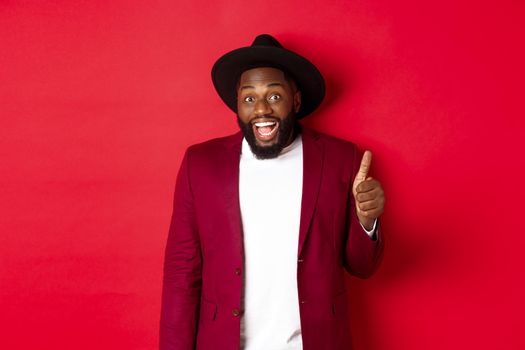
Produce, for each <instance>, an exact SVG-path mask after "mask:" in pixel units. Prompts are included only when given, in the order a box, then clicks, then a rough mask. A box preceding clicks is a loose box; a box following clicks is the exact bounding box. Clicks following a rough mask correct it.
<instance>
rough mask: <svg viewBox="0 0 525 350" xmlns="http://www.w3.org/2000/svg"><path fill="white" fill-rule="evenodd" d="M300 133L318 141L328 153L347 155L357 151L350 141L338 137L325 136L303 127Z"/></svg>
mask: <svg viewBox="0 0 525 350" xmlns="http://www.w3.org/2000/svg"><path fill="white" fill-rule="evenodd" d="M302 132H303V137H307V138H308V137H309V138H313V139H315V140H318V141H320V142H321V143H322V144H323V146H324V147H325V148H326V149H327V150H329V151H334V152H337V151H340V152H344V153H346V154H348V152H356V151H357V146H356V145H355V144H354V143H353V142H352V141H348V140H344V139H341V138H339V137H335V136H332V135H329V134H325V133H322V132H320V131H317V130H314V129H310V128H307V127H303V128H302Z"/></svg>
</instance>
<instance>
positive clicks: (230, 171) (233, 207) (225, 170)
mask: <svg viewBox="0 0 525 350" xmlns="http://www.w3.org/2000/svg"><path fill="white" fill-rule="evenodd" d="M242 138H243V135H242V132H241V131H239V132H237V133H235V134H234V135H231V137H229V138H228V139H227V141H226V147H225V148H224V151H225V152H223V153H222V156H221V159H220V164H219V165H218V166H217V171H218V172H219V173H220V174H219V177H218V178H219V179H220V181H221V183H219V184H217V185H218V186H220V187H221V188H222V190H223V194H224V196H223V203H224V206H225V209H226V213H227V215H228V220H227V221H228V223H229V224H230V233H231V234H230V235H229V237H231V239H232V243H233V244H234V249H235V250H236V251H237V252H239V257H241V256H242V255H243V254H244V252H243V241H242V240H243V237H242V221H241V207H240V203H239V161H240V156H241V145H242Z"/></svg>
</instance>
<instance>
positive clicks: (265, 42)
mask: <svg viewBox="0 0 525 350" xmlns="http://www.w3.org/2000/svg"><path fill="white" fill-rule="evenodd" d="M252 46H273V47H279V48H281V49H282V48H283V46H282V45H281V44H280V43H279V42H278V41H277V39H275V38H274V37H273V36H271V35H270V34H261V35H257V37H256V38H255V40H254V41H253V43H252Z"/></svg>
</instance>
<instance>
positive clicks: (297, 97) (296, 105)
mask: <svg viewBox="0 0 525 350" xmlns="http://www.w3.org/2000/svg"><path fill="white" fill-rule="evenodd" d="M300 108H301V91H299V90H297V91H296V92H295V93H294V95H293V109H294V111H295V113H297V112H299V109H300Z"/></svg>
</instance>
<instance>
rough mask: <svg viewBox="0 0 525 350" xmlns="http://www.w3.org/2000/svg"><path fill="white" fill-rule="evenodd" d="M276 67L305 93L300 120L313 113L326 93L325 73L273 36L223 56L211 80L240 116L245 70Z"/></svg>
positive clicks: (260, 38)
mask: <svg viewBox="0 0 525 350" xmlns="http://www.w3.org/2000/svg"><path fill="white" fill-rule="evenodd" d="M257 67H274V68H278V69H280V70H282V71H284V72H286V73H287V74H289V75H290V76H291V77H292V78H293V79H294V80H295V82H296V84H297V86H298V87H299V90H300V91H301V97H302V98H301V108H300V109H299V112H298V113H297V118H302V117H305V116H306V115H308V114H310V113H312V112H313V111H314V110H315V109H316V108H317V107H318V106H319V105H320V104H321V101H322V100H323V98H324V94H325V84H324V79H323V76H322V75H321V72H319V70H318V69H317V67H315V66H314V65H313V64H312V63H311V62H310V61H308V60H307V59H306V58H304V57H302V56H300V55H298V54H296V53H295V52H292V51H290V50H287V49H285V48H283V47H282V45H281V44H280V43H279V42H278V41H277V39H275V38H274V37H272V36H271V35H269V34H261V35H259V36H257V37H256V38H255V40H254V41H253V43H252V45H251V46H247V47H241V48H240V49H236V50H233V51H230V52H228V53H226V54H225V55H223V56H222V57H221V58H219V59H218V60H217V62H215V64H214V65H213V68H212V70H211V77H212V80H213V85H214V86H215V90H217V92H218V93H219V96H220V97H221V98H222V100H223V101H224V103H226V105H227V106H228V107H229V108H230V109H231V110H232V111H234V112H235V113H237V91H236V85H237V82H238V80H239V78H240V76H241V74H242V72H244V71H245V70H248V69H252V68H257Z"/></svg>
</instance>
